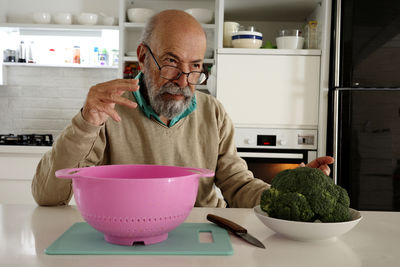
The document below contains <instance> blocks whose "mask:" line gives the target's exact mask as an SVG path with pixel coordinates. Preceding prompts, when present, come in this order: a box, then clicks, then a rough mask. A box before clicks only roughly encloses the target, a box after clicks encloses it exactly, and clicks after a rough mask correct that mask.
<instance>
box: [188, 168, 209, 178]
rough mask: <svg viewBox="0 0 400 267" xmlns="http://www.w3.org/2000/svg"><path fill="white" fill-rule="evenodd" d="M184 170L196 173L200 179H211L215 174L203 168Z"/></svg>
mask: <svg viewBox="0 0 400 267" xmlns="http://www.w3.org/2000/svg"><path fill="white" fill-rule="evenodd" d="M185 169H186V170H188V171H190V172H193V173H197V174H198V175H199V176H200V177H213V176H214V175H215V173H214V172H213V171H211V170H209V169H203V168H185Z"/></svg>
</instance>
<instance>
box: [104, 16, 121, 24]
mask: <svg viewBox="0 0 400 267" xmlns="http://www.w3.org/2000/svg"><path fill="white" fill-rule="evenodd" d="M117 21H118V19H117V18H116V17H112V16H102V17H101V24H102V25H106V26H113V25H116V24H117Z"/></svg>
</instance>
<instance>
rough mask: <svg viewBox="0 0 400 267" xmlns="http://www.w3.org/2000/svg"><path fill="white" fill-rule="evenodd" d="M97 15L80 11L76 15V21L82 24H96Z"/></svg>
mask: <svg viewBox="0 0 400 267" xmlns="http://www.w3.org/2000/svg"><path fill="white" fill-rule="evenodd" d="M98 18H99V16H98V15H97V14H95V13H81V14H79V15H78V23H79V24H82V25H96V24H97V21H98Z"/></svg>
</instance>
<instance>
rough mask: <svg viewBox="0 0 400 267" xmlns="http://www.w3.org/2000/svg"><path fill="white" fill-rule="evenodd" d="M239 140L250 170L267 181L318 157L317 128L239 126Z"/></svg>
mask: <svg viewBox="0 0 400 267" xmlns="http://www.w3.org/2000/svg"><path fill="white" fill-rule="evenodd" d="M235 143H236V147H237V151H238V153H239V155H240V156H241V157H242V158H243V159H244V160H245V161H246V162H247V165H248V167H249V170H250V171H252V172H253V174H254V176H255V177H256V178H259V179H262V180H264V181H265V182H267V183H270V182H271V180H272V178H273V177H274V176H275V175H276V174H277V173H278V172H280V171H282V170H285V169H289V168H296V167H298V166H299V164H300V163H302V162H304V163H307V162H309V161H311V160H313V159H315V158H316V156H317V130H307V129H267V128H245V127H237V128H235Z"/></svg>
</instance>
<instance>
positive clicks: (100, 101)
mask: <svg viewBox="0 0 400 267" xmlns="http://www.w3.org/2000/svg"><path fill="white" fill-rule="evenodd" d="M138 83H139V80H130V79H129V80H128V79H116V80H112V81H108V82H105V83H99V84H96V85H95V86H92V87H91V88H90V90H89V93H88V95H87V98H86V102H85V105H84V106H83V110H82V116H83V118H84V119H85V120H86V121H87V122H89V123H90V124H93V125H98V126H100V125H102V124H103V123H104V122H105V121H106V120H107V119H108V117H111V118H112V119H113V120H114V121H117V122H119V121H121V117H120V116H119V115H118V113H117V112H116V111H115V109H114V107H115V104H119V105H124V106H127V107H130V108H136V107H137V104H136V103H135V102H132V101H130V100H129V99H127V98H125V97H122V96H121V95H122V94H123V93H124V92H125V91H136V90H138V89H139V85H138Z"/></svg>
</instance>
